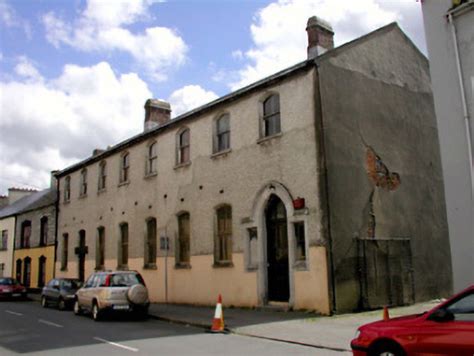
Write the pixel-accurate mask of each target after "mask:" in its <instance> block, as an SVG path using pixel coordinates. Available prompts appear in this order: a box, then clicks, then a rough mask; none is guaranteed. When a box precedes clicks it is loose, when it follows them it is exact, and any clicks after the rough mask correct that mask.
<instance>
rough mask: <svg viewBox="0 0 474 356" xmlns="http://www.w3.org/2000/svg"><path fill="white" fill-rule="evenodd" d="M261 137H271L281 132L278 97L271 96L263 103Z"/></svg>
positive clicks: (276, 95)
mask: <svg viewBox="0 0 474 356" xmlns="http://www.w3.org/2000/svg"><path fill="white" fill-rule="evenodd" d="M262 129H263V132H262V133H263V136H264V137H267V136H273V135H276V134H277V133H280V132H281V128H280V96H279V95H278V94H273V95H271V96H269V97H268V98H267V99H265V101H264V102H263V127H262Z"/></svg>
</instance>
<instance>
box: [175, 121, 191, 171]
mask: <svg viewBox="0 0 474 356" xmlns="http://www.w3.org/2000/svg"><path fill="white" fill-rule="evenodd" d="M189 151H190V132H189V129H184V130H182V131H180V132H179V133H178V152H177V153H178V154H177V163H178V164H183V163H188V162H189V161H190V155H189Z"/></svg>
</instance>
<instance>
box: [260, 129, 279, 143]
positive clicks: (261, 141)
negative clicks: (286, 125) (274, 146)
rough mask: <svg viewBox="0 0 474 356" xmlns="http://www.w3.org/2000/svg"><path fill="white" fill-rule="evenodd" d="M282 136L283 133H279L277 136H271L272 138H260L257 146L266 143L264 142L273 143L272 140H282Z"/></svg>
mask: <svg viewBox="0 0 474 356" xmlns="http://www.w3.org/2000/svg"><path fill="white" fill-rule="evenodd" d="M281 136H282V133H281V132H279V133H276V134H274V135H271V136H264V137H260V138H259V139H258V140H257V144H261V143H264V142H267V141H271V140H273V139H276V138H280V137H281Z"/></svg>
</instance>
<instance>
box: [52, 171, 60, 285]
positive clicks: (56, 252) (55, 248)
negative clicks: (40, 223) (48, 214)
mask: <svg viewBox="0 0 474 356" xmlns="http://www.w3.org/2000/svg"><path fill="white" fill-rule="evenodd" d="M54 204H55V207H56V214H55V215H56V216H55V225H56V226H55V227H54V265H53V266H54V267H53V278H56V261H57V256H58V231H59V228H58V222H59V179H58V178H57V179H56V201H55V203H54Z"/></svg>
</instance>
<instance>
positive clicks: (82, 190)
mask: <svg viewBox="0 0 474 356" xmlns="http://www.w3.org/2000/svg"><path fill="white" fill-rule="evenodd" d="M86 194H87V169H85V168H84V169H83V170H82V171H81V181H80V186H79V196H81V197H82V196H84V195H86Z"/></svg>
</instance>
